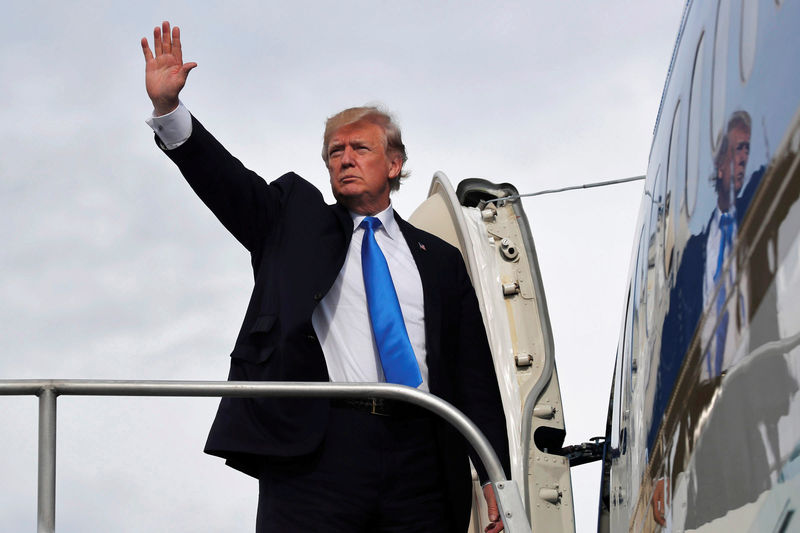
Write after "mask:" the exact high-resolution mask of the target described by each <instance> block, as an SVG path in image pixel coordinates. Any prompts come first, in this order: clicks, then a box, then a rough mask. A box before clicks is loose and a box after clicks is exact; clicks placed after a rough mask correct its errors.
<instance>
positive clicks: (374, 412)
mask: <svg viewBox="0 0 800 533" xmlns="http://www.w3.org/2000/svg"><path fill="white" fill-rule="evenodd" d="M369 401H370V402H371V403H372V406H371V407H372V408H371V409H370V412H369V414H371V415H377V416H389V415H388V414H386V413H383V412H381V411H379V410H378V405H379V403H378V398H370V399H369Z"/></svg>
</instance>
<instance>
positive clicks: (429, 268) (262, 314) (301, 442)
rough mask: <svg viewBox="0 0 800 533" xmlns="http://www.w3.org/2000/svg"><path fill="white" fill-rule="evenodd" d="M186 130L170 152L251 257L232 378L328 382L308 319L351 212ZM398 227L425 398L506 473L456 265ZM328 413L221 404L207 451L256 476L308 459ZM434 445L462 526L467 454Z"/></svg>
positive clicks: (486, 366)
mask: <svg viewBox="0 0 800 533" xmlns="http://www.w3.org/2000/svg"><path fill="white" fill-rule="evenodd" d="M192 120H193V130H192V135H191V137H190V138H189V140H188V141H187V142H186V143H185V144H183V145H181V146H180V147H178V148H176V149H173V150H169V151H167V152H166V153H167V155H168V156H169V157H170V158H171V159H172V160H173V161H174V162H175V163H176V164H177V165H178V167H179V168H180V170H181V172H182V173H183V175H184V177H185V178H186V179H187V181H188V182H189V184H190V185H191V187H192V188H193V189H194V191H195V192H196V193H197V194H198V196H199V197H200V198H201V199H202V200H203V202H204V203H205V204H206V205H207V206H208V207H209V208H210V209H211V211H213V213H214V214H215V215H216V216H217V218H219V220H220V221H221V222H222V223H223V224H224V225H225V227H226V228H227V229H228V230H229V231H230V232H231V233H232V234H233V235H234V236H235V237H236V238H237V239H238V240H239V241H240V242H241V243H242V244H243V245H244V246H245V247H246V248H247V249H248V250H249V251H250V254H251V260H252V266H253V272H254V275H255V284H254V288H253V293H252V296H251V298H250V303H249V305H248V307H247V312H246V314H245V318H244V322H243V324H242V327H241V330H240V332H239V335H238V338H237V339H236V345H235V347H234V349H233V352H232V353H231V367H230V374H229V376H228V379H230V380H253V381H328V380H329V378H328V372H327V367H326V364H325V359H324V357H323V354H322V349H321V347H320V343H319V341H318V340H317V338H316V335H315V332H314V329H313V327H312V325H311V314H312V312H313V310H314V308H315V306H316V305H317V304H318V302H319V301H320V300H321V299H322V298H323V296H324V295H325V294H326V293H327V291H328V290H329V288H330V287H331V285H332V284H333V282H334V280H335V279H336V276H337V275H338V273H339V271H340V270H341V267H342V265H343V264H344V259H345V254H346V252H347V247H348V245H349V242H350V238H351V236H352V233H353V223H352V219H351V217H350V215H349V213H348V212H347V210H346V209H345V208H344V207H342V206H340V205H338V204H337V205H327V204H326V203H325V202H324V200H323V197H322V195H321V193H320V192H319V191H318V190H317V189H316V188H315V187H314V186H312V185H311V184H310V183H308V182H307V181H305V180H303V179H302V178H300V177H299V176H297V175H295V174H293V173H289V174H285V175H283V176H281V177H280V178H279V179H277V180H275V181H273V182H272V183H271V184H269V185H268V184H267V183H266V182H265V181H264V180H263V179H261V178H260V177H259V176H258V175H256V174H255V173H253V172H251V171H250V170H247V169H246V168H245V167H244V166H243V165H242V164H241V163H240V162H239V161H238V160H237V159H235V158H234V157H233V156H231V155H230V154H229V153H228V152H227V151H226V150H225V149H224V148H223V147H222V145H221V144H219V143H218V142H217V141H216V140H215V139H214V138H213V137H212V136H211V135H210V134H209V133H208V132H207V131H206V130H205V129H204V128H203V126H202V125H201V124H200V123H199V122H198V121H197V120H196V119H194V118H193V119H192ZM395 216H396V218H397V222H398V224H399V225H400V229H401V231H402V233H403V235H404V237H405V238H406V241H407V242H408V246H409V248H410V249H411V253H412V255H413V257H414V260H415V261H416V263H417V267H418V269H419V274H420V278H421V280H422V286H423V293H424V299H425V302H424V309H425V332H426V347H427V364H428V370H429V386H430V390H431V392H432V393H434V394H436V395H437V396H440V397H441V398H443V399H445V400H447V401H449V402H451V403H453V404H454V405H456V406H457V407H458V408H460V409H461V410H462V411H464V413H465V414H467V416H469V417H470V418H471V419H472V420H473V421H474V422H475V423H476V424H477V425H478V427H480V428H481V430H482V431H483V432H484V433H485V434H486V435H487V437H488V438H489V440H490V442H491V443H492V445H493V446H494V448H495V450H496V452H497V454H498V456H499V457H500V458H501V460H502V461H503V464H504V465H505V467H506V471H508V470H509V468H508V443H507V439H506V426H505V417H504V415H503V409H502V404H501V400H500V394H499V390H498V386H497V380H496V377H495V372H494V367H493V363H492V360H491V355H490V351H489V346H488V342H487V340H486V333H485V330H484V327H483V322H482V319H481V315H480V311H479V307H478V302H477V299H476V297H475V292H474V290H473V288H472V285H471V284H470V281H469V278H468V276H467V272H466V269H465V267H464V263H463V260H462V258H461V255H460V253H459V252H458V251H457V250H456V249H455V248H454V247H452V246H450V245H449V244H447V243H445V242H444V241H442V240H440V239H438V238H437V237H434V236H433V235H430V234H428V233H426V232H423V231H421V230H419V229H417V228H415V227H413V226H411V225H410V224H408V223H407V222H405V221H404V220H402V219H401V218H400V217H399V216H397V215H395ZM328 413H329V401H328V400H326V399H274V398H263V399H244V398H224V399H222V401H221V402H220V406H219V410H218V412H217V416H216V419H215V420H214V424H213V426H212V428H211V432H210V435H209V437H208V442H207V443H206V450H205V451H206V452H207V453H210V454H214V455H218V456H221V457H224V458H225V459H226V460H227V463H228V464H229V465H230V466H232V467H234V468H237V469H239V470H241V471H243V472H245V473H248V474H250V475H253V476H257V475H258V471H259V468H260V466H261V464H262V461H263V458H264V457H287V456H298V455H303V454H306V453H310V452H312V451H313V450H315V449H316V448H317V447H318V446H319V444H320V442H321V440H322V438H323V436H324V434H325V428H326V424H327V421H328ZM438 438H439V439H440V441H439V448H440V450H441V455H442V460H443V464H444V465H445V475H446V479H447V485H448V488H449V491H448V495H449V497H450V498H451V499H452V503H453V505H451V508H453V510H454V512H455V513H456V515H457V517H458V519H457V520H458V522H459V523H462V522H463V521H464V520H466V519H467V518H468V517H467V514H468V510H469V491H470V485H469V469H468V463H467V453H466V452H467V446H466V443H465V442H464V441H463V439H462V438H461V437H460V435H457V434H456V433H455V431H453V430H451V429H449V428H442V429H441V431H439V433H438ZM475 463H476V467H477V468H478V469H479V473H480V474H481V477H482V478H485V472H484V470H483V468H482V467H481V466H480V465H479V462H478V461H475Z"/></svg>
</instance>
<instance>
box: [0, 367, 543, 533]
mask: <svg viewBox="0 0 800 533" xmlns="http://www.w3.org/2000/svg"><path fill="white" fill-rule="evenodd" d="M10 395H16V396H20V395H32V396H38V397H39V465H38V469H39V476H38V520H37V527H38V529H37V531H38V532H39V533H54V532H55V504H56V502H55V481H56V401H57V397H58V396H60V395H69V396H182V397H214V396H216V397H238V398H242V397H245V398H255V397H275V396H280V397H315V398H319V397H325V398H366V397H373V398H385V399H392V400H398V401H404V402H408V403H411V404H414V405H417V406H419V407H422V408H423V409H427V410H428V411H430V412H432V413H434V414H435V415H437V416H439V417H441V418H443V419H444V420H445V421H447V422H448V423H450V424H451V425H452V426H453V427H455V428H456V429H457V430H458V431H459V432H460V433H461V434H462V435H463V436H464V438H466V439H467V441H468V442H469V443H470V444H471V445H472V448H473V449H474V450H475V452H476V453H477V454H478V456H479V457H480V460H481V462H482V463H483V465H484V466H485V467H486V472H487V474H488V476H489V479H490V480H491V482H492V486H493V487H494V490H495V494H496V496H497V503H498V507H499V510H500V516H501V518H502V520H503V524H504V526H505V530H506V531H508V532H510V533H521V532H523V531H524V532H530V531H531V527H530V523H529V521H528V517H527V516H526V514H525V510H524V507H523V505H522V499H521V497H520V492H519V488H518V487H517V485H516V483H515V482H514V481H510V480H507V479H505V473H504V472H503V468H502V465H501V464H500V461H499V459H498V458H497V455H496V454H495V452H494V450H493V449H492V447H491V445H490V444H489V441H488V440H487V439H486V437H485V436H484V435H483V433H481V431H480V429H478V427H477V426H476V425H475V424H474V423H473V422H472V421H471V420H470V419H469V418H467V417H466V415H464V413H462V412H461V411H459V410H458V409H456V407H454V406H453V405H452V404H450V403H448V402H446V401H445V400H442V399H441V398H438V397H436V396H434V395H432V394H429V393H426V392H422V391H419V390H417V389H412V388H410V387H405V386H402V385H393V384H387V383H347V384H342V383H306V382H279V383H275V382H269V383H267V382H252V381H143V380H125V381H115V380H77V379H70V380H67V379H64V380H60V379H47V380H34V379H17V380H0V396H10Z"/></svg>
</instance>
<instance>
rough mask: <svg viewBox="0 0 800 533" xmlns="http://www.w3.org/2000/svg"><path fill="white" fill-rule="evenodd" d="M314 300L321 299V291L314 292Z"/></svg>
mask: <svg viewBox="0 0 800 533" xmlns="http://www.w3.org/2000/svg"><path fill="white" fill-rule="evenodd" d="M314 300H316V301H320V300H322V293H321V292H317V293H315V294H314Z"/></svg>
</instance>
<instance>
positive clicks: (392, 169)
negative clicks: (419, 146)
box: [389, 156, 403, 180]
mask: <svg viewBox="0 0 800 533" xmlns="http://www.w3.org/2000/svg"><path fill="white" fill-rule="evenodd" d="M401 170H403V160H402V159H401V158H400V156H394V157H392V159H391V161H390V162H389V179H390V180H392V179H395V178H396V177H398V176H399V175H400V171H401Z"/></svg>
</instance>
